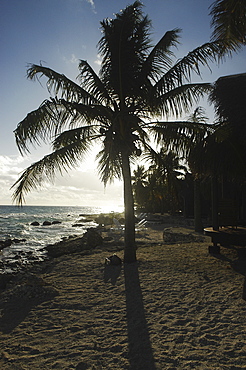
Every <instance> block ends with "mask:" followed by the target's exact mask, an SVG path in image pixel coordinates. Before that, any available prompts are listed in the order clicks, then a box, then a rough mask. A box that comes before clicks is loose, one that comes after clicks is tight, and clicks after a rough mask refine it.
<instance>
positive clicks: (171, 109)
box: [151, 83, 212, 117]
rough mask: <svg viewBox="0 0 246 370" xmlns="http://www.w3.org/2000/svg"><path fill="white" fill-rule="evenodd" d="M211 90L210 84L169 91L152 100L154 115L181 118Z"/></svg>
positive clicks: (180, 87) (192, 85)
mask: <svg viewBox="0 0 246 370" xmlns="http://www.w3.org/2000/svg"><path fill="white" fill-rule="evenodd" d="M211 90H212V85H211V84H209V83H198V84H186V85H181V86H179V87H176V88H173V89H171V90H167V92H166V93H163V94H160V95H158V96H157V97H153V98H152V101H151V103H152V104H151V106H152V109H153V113H156V114H160V115H164V116H167V117H168V116H170V115H173V116H176V117H179V116H180V115H181V114H182V113H184V112H187V111H189V110H190V108H191V107H192V105H193V104H194V103H197V102H198V101H199V99H200V98H201V97H203V96H204V95H205V94H208V93H209V92H211Z"/></svg>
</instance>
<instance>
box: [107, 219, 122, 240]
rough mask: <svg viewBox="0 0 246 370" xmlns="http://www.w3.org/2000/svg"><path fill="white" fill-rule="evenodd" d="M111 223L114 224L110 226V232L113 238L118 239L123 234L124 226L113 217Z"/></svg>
mask: <svg viewBox="0 0 246 370" xmlns="http://www.w3.org/2000/svg"><path fill="white" fill-rule="evenodd" d="M113 224H114V226H113V227H111V228H110V234H111V235H112V236H113V237H114V239H117V240H119V239H120V238H121V237H122V236H123V235H124V230H125V228H124V227H123V226H122V225H121V224H120V222H119V221H118V220H117V219H116V218H113Z"/></svg>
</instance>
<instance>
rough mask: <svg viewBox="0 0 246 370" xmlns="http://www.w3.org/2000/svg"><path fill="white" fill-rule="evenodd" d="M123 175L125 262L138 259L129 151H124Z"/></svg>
mask: <svg viewBox="0 0 246 370" xmlns="http://www.w3.org/2000/svg"><path fill="white" fill-rule="evenodd" d="M122 176H123V183H124V206H125V250H124V262H125V263H130V262H135V261H136V259H137V258H136V244H135V217H134V200H133V192H132V182H131V170H130V161H129V157H128V155H127V153H123V152H122Z"/></svg>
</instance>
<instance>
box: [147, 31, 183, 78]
mask: <svg viewBox="0 0 246 370" xmlns="http://www.w3.org/2000/svg"><path fill="white" fill-rule="evenodd" d="M180 32H181V30H180V29H174V30H172V31H168V32H166V33H165V35H164V36H163V37H162V38H161V39H160V41H159V42H158V43H157V44H156V45H155V46H154V47H153V49H152V51H151V52H150V53H149V55H148V57H147V58H146V60H145V61H144V63H143V66H142V74H143V75H144V76H145V78H149V79H150V80H153V81H155V80H156V78H158V79H159V76H160V75H161V74H162V73H164V71H168V70H169V69H170V67H171V66H172V63H173V62H172V60H173V57H174V53H173V52H172V51H171V50H170V48H171V47H173V46H177V44H178V43H179V41H178V39H179V34H180Z"/></svg>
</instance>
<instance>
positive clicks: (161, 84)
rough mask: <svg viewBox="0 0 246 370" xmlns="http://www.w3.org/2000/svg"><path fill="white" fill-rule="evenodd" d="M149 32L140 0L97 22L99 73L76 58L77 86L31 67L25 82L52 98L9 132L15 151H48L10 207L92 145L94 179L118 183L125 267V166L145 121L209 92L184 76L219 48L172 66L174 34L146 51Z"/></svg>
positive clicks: (129, 236) (128, 245)
mask: <svg viewBox="0 0 246 370" xmlns="http://www.w3.org/2000/svg"><path fill="white" fill-rule="evenodd" d="M150 27H151V22H150V20H149V18H148V17H147V16H145V15H144V14H143V12H142V4H141V3H140V1H135V2H134V3H133V4H132V5H129V6H127V7H126V8H125V9H124V10H122V11H121V12H120V13H118V14H116V16H115V18H114V19H105V20H104V21H102V22H101V29H102V38H101V39H100V41H99V44H98V48H99V53H100V55H101V56H102V64H101V68H100V71H99V74H96V73H95V71H94V70H93V69H92V67H91V66H90V65H89V64H88V63H87V61H84V60H83V61H82V60H81V61H80V63H79V72H80V73H79V76H78V83H76V82H73V81H72V80H70V79H69V78H67V77H66V76H64V75H63V74H60V73H57V72H55V71H54V70H52V69H50V68H47V67H44V66H42V65H31V66H30V67H29V68H28V71H27V76H28V78H29V79H31V80H35V79H37V78H39V76H44V77H46V78H47V88H48V91H49V93H50V94H52V95H53V97H52V98H50V99H48V100H45V101H44V102H43V103H42V104H41V105H40V107H39V108H38V109H37V110H35V111H32V112H31V113H29V114H28V115H27V116H26V117H25V119H24V120H23V121H21V122H20V123H19V124H18V126H17V128H16V130H15V136H16V141H17V145H18V147H19V149H20V151H21V152H25V151H28V148H29V146H30V145H39V144H40V142H41V141H46V142H50V141H51V142H52V149H53V152H52V153H51V154H48V155H47V156H45V157H44V158H43V159H41V160H40V161H38V162H36V163H34V164H32V165H31V166H30V167H28V168H27V169H26V170H25V171H24V172H23V173H22V175H21V177H20V178H19V179H18V180H17V182H16V183H15V184H14V187H15V191H14V195H13V197H14V199H15V201H16V202H17V203H18V204H22V203H23V201H24V195H25V193H27V192H29V191H30V190H31V189H33V188H36V187H37V186H38V185H40V184H42V181H44V180H47V179H48V180H53V178H54V175H55V173H56V172H57V171H58V172H62V171H63V170H64V169H65V170H67V169H69V168H71V167H74V166H76V165H77V164H78V163H79V162H80V161H81V160H82V159H83V158H84V155H85V153H86V152H87V151H88V150H89V148H90V147H91V145H92V142H97V143H100V144H101V146H102V150H101V151H100V152H99V154H98V156H97V159H98V161H99V174H100V178H101V179H102V181H103V182H104V183H105V184H106V183H107V182H108V181H111V180H112V179H113V178H114V177H118V178H122V179H123V184H124V205H125V252H124V260H125V262H132V261H135V260H136V248H135V228H134V204H133V195H132V183H131V171H130V162H131V161H132V160H133V159H134V157H137V156H138V155H140V154H141V151H145V150H149V149H150V143H149V141H148V138H149V129H150V128H152V127H154V128H155V126H156V122H152V121H151V120H152V119H153V117H155V120H156V119H157V118H159V119H160V118H162V117H163V116H169V115H180V114H182V113H183V112H184V111H186V110H188V109H189V108H190V106H191V104H192V103H193V102H194V101H196V100H197V99H198V98H199V97H200V96H203V95H204V94H205V93H207V92H208V91H209V90H210V87H211V86H210V84H207V83H201V84H192V83H191V74H192V73H193V72H194V73H197V74H198V75H200V67H201V66H208V63H209V62H211V61H214V60H216V59H217V56H218V55H219V52H220V49H221V43H220V42H213V43H207V44H204V45H202V46H199V47H198V48H196V49H195V50H193V51H191V52H190V53H188V55H186V56H185V57H184V58H182V59H179V60H177V61H175V56H174V54H173V52H172V48H173V47H176V46H177V45H178V40H179V35H180V30H179V29H174V30H172V31H168V32H166V33H165V34H164V36H163V37H162V38H161V40H160V41H159V42H158V43H157V44H156V45H155V46H153V45H152V43H151V40H150ZM158 125H159V126H158V135H159V137H162V138H164V137H165V135H164V132H165V127H166V126H165V125H164V126H163V127H161V124H160V123H159V122H158ZM185 125H186V126H187V123H185ZM163 130H164V131H163ZM181 130H183V131H182V132H184V126H182V129H181ZM192 130H193V128H192V129H191V131H190V132H193V131H192ZM174 131H175V132H176V131H177V129H175V130H174Z"/></svg>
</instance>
